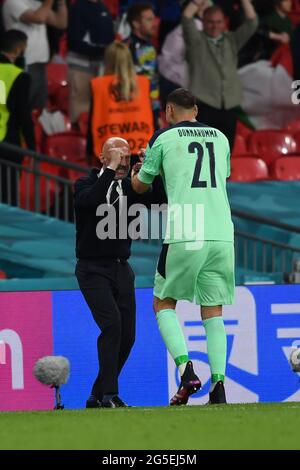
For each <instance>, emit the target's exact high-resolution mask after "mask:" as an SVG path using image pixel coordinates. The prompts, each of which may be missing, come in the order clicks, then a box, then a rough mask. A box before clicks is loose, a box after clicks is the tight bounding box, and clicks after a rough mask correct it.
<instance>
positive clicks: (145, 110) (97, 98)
mask: <svg viewBox="0 0 300 470" xmlns="http://www.w3.org/2000/svg"><path fill="white" fill-rule="evenodd" d="M136 80H137V88H138V91H137V93H136V94H135V95H134V96H133V98H132V100H131V101H123V100H122V101H120V100H119V99H118V97H117V94H116V93H115V88H114V85H115V84H116V83H117V82H116V77H115V76H114V75H104V76H103V77H97V78H94V79H93V80H92V93H93V113H92V134H93V148H94V153H95V155H97V156H98V155H100V154H101V152H102V147H103V144H104V142H105V141H106V140H107V139H109V138H110V137H122V138H123V139H126V140H127V141H128V143H129V146H130V150H131V153H132V154H137V153H138V152H139V150H140V149H141V148H146V147H147V144H148V141H149V140H150V139H151V137H152V135H153V132H154V128H153V114H152V108H151V100H150V82H149V79H148V78H147V77H143V76H137V77H136Z"/></svg>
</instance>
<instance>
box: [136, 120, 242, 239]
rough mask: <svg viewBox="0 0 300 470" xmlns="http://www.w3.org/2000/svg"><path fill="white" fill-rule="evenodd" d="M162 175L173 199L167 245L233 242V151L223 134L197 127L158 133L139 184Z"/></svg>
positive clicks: (188, 124)
mask: <svg viewBox="0 0 300 470" xmlns="http://www.w3.org/2000/svg"><path fill="white" fill-rule="evenodd" d="M159 174H160V175H161V176H162V178H163V181H164V185H165V189H166V193H167V197H168V223H167V230H166V235H165V243H176V242H180V241H184V242H188V241H204V240H217V241H228V242H232V241H233V224H232V220H231V212H230V206H229V202H228V197H227V192H226V179H227V178H228V177H229V176H230V147H229V143H228V140H227V138H226V137H225V135H224V134H223V133H222V132H220V131H219V130H217V129H214V128H212V127H207V126H204V125H203V124H200V123H198V122H195V121H184V122H181V123H179V124H177V125H175V126H172V127H169V128H168V129H163V130H161V131H157V132H156V133H155V134H154V135H153V137H152V139H151V140H150V142H149V144H148V147H147V150H146V156H145V159H144V162H143V165H142V168H141V170H140V173H139V176H138V178H139V180H140V181H141V182H143V183H146V184H151V183H152V181H153V179H154V178H155V176H156V175H159Z"/></svg>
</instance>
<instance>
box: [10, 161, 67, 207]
mask: <svg viewBox="0 0 300 470" xmlns="http://www.w3.org/2000/svg"><path fill="white" fill-rule="evenodd" d="M22 167H24V168H31V169H32V168H33V162H32V159H31V158H30V157H25V158H24V161H23V163H22ZM39 169H40V171H41V172H42V173H47V174H51V175H54V176H61V175H60V173H59V168H58V167H57V166H56V165H51V164H50V163H46V162H41V163H40V166H39ZM19 191H20V207H21V208H23V209H26V210H30V211H34V210H35V184H34V175H33V174H32V173H29V172H27V171H22V172H21V178H20V182H19ZM39 191H40V198H39V202H40V209H41V211H42V212H46V210H47V205H49V207H51V206H52V204H53V202H54V198H55V191H56V184H55V182H54V181H53V180H50V179H48V178H46V177H45V176H41V177H40V188H39Z"/></svg>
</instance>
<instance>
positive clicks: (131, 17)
mask: <svg viewBox="0 0 300 470" xmlns="http://www.w3.org/2000/svg"><path fill="white" fill-rule="evenodd" d="M148 10H152V11H153V6H152V5H151V3H149V2H143V3H134V4H133V5H131V7H129V8H128V11H127V21H128V23H129V24H130V26H131V28H132V27H133V22H134V21H139V20H140V18H141V15H142V13H144V11H148Z"/></svg>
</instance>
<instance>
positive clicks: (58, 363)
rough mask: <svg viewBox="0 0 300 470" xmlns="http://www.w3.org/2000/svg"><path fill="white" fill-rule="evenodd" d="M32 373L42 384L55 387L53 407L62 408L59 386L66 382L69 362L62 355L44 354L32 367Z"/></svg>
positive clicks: (68, 373)
mask: <svg viewBox="0 0 300 470" xmlns="http://www.w3.org/2000/svg"><path fill="white" fill-rule="evenodd" d="M33 375H34V376H35V378H36V379H37V380H38V381H39V382H41V383H42V384H44V385H50V386H51V388H55V399H56V406H55V408H54V409H56V410H63V409H64V405H63V404H62V403H61V396H60V386H61V385H63V384H66V383H67V381H68V379H69V375H70V362H69V360H68V359H67V358H66V357H63V356H45V357H42V358H41V359H39V360H38V361H37V362H36V363H35V366H34V368H33Z"/></svg>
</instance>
